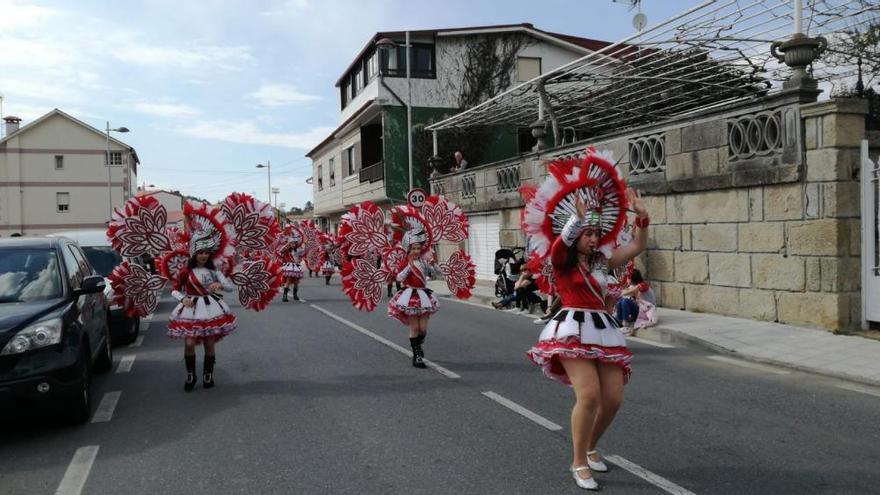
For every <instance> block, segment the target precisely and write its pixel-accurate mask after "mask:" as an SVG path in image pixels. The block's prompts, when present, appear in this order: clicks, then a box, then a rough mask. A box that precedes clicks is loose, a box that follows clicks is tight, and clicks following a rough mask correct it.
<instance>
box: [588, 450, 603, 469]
mask: <svg viewBox="0 0 880 495" xmlns="http://www.w3.org/2000/svg"><path fill="white" fill-rule="evenodd" d="M593 454H595V455H596V456H597V457H598V456H599V452H597V451H595V450H591V451H589V452H587V465H588V466H590V471H593V472H596V473H607V472H608V466H606V465H605V463H604V462H602V459H601V458H600V459H599V460H598V461H594V460H593V459H591V458H590V456H591V455H593Z"/></svg>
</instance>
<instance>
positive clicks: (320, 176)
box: [318, 165, 324, 191]
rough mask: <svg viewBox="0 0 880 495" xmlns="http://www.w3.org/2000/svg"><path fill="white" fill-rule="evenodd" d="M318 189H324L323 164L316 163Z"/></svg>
mask: <svg viewBox="0 0 880 495" xmlns="http://www.w3.org/2000/svg"><path fill="white" fill-rule="evenodd" d="M318 190H319V191H323V190H324V166H323V165H318Z"/></svg>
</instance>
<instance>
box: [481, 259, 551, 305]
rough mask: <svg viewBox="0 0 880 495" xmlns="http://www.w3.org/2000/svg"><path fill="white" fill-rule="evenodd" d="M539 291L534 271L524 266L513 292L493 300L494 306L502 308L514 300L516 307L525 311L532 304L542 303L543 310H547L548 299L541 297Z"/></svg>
mask: <svg viewBox="0 0 880 495" xmlns="http://www.w3.org/2000/svg"><path fill="white" fill-rule="evenodd" d="M537 291H538V284H536V283H535V280H534V279H533V278H532V272H531V271H529V269H528V268H525V267H523V269H522V271H521V272H520V276H519V280H517V282H516V284H515V285H514V292H513V294H509V295H507V296H504V297H503V298H502V299H501V300H500V301H496V302H493V303H492V306H493V307H495V309H501V308H505V307H507V306H508V305H510V303H511V302H514V303H515V307H514V309H518V310H519V311H521V312H524V313H525V312H528V311H529V306H530V305H532V304H540V305H541V310H542V311H547V301H545V300H543V299H541V297H540V296H539V295H538V294H536V292H537Z"/></svg>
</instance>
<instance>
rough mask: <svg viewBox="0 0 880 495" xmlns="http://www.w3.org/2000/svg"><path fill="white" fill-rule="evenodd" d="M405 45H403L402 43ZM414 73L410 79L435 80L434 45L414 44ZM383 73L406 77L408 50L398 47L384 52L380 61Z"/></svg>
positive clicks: (411, 73) (412, 56) (412, 55)
mask: <svg viewBox="0 0 880 495" xmlns="http://www.w3.org/2000/svg"><path fill="white" fill-rule="evenodd" d="M400 44H401V45H403V43H400ZM410 56H411V58H412V71H411V72H410V77H421V78H435V77H437V67H436V65H435V63H434V60H435V52H434V45H432V44H425V43H412V54H411V55H410ZM380 63H381V67H382V70H383V73H384V74H385V75H388V76H391V77H406V48H405V47H404V46H397V47H393V48H390V49H388V50H383V54H382V59H381V60H380Z"/></svg>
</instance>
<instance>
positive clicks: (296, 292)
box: [293, 285, 299, 301]
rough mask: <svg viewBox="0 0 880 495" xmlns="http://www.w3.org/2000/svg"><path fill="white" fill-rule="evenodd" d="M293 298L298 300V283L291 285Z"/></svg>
mask: <svg viewBox="0 0 880 495" xmlns="http://www.w3.org/2000/svg"><path fill="white" fill-rule="evenodd" d="M293 300H294V301H299V286H298V285H294V286H293Z"/></svg>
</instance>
